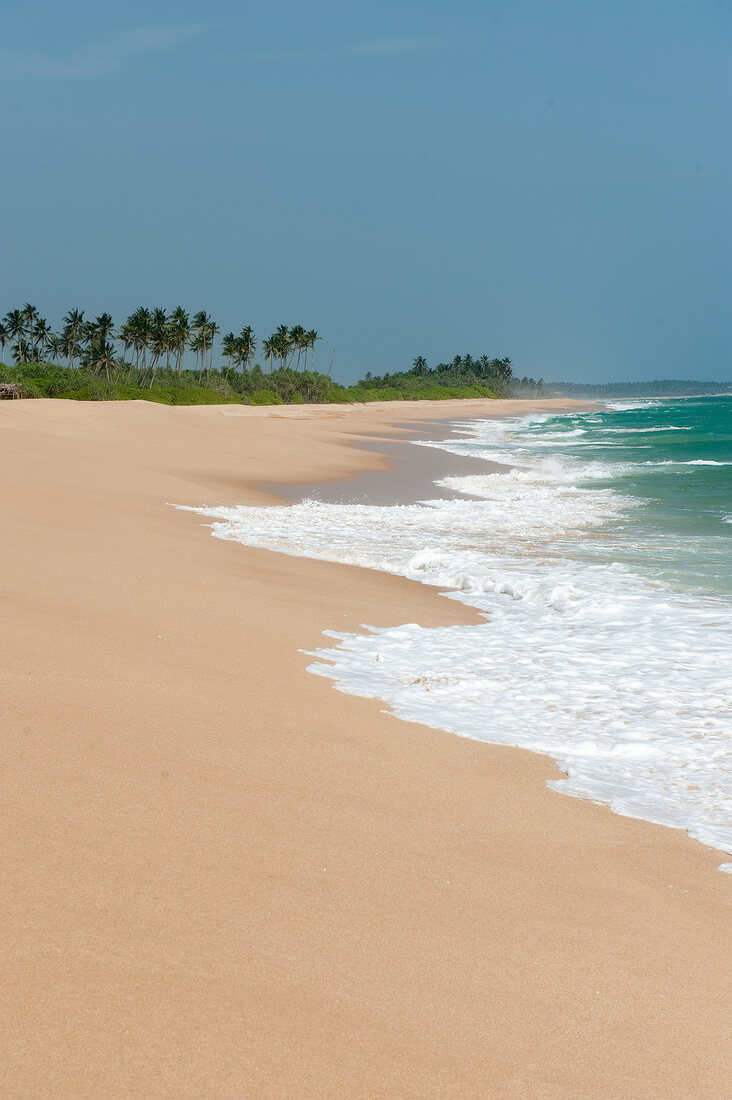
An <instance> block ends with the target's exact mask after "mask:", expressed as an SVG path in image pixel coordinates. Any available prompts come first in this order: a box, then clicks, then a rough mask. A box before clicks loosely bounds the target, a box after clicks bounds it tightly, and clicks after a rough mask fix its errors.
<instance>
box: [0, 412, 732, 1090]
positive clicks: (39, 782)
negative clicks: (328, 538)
mask: <svg viewBox="0 0 732 1100" xmlns="http://www.w3.org/2000/svg"><path fill="white" fill-rule="evenodd" d="M417 404H419V405H421V406H422V408H421V409H419V410H415V411H414V412H412V411H411V410H408V418H409V419H410V420H411V421H412V422H419V421H424V420H427V419H430V420H434V419H435V415H434V414H435V409H434V407H430V408H429V409H424V408H423V403H417ZM446 404H449V406H450V410H449V413H448V412H446V413H445V418H446V419H458V418H459V419H470V418H471V415H474V413H473V414H471V413H470V412H468V411H467V410H466V409H464V408H462V409H460V410H459V417H458V416H456V415H455V413H456V410H455V403H454V402H449V403H446ZM466 404H469V405H470V407H471V408H472V409H473V410H474V409H475V407H476V406H482V407H483V408H484V409H485V408H486V406H487V409H488V410H489V411H486V413H485V415H495V412H496V411H497V408H496V406H497V404H498V403H493V402H469V403H466ZM531 404H535V403H533V402H532V403H531ZM562 404H563V405H564V406H565V407H566V406H567V404H568V403H567V402H566V401H563V402H562ZM8 405H9V406H11V408H10V409H5V408H0V449H1V453H2V456H3V459H4V468H5V469H7V470H12V475H11V476H10V477H9V478H8V479H7V480H6V483H5V485H4V488H3V495H4V510H5V514H6V517H7V521H8V530H7V534H6V536H5V538H4V550H5V560H6V562H7V567H6V572H5V576H4V578H3V583H4V589H5V601H4V602H5V608H6V612H7V620H8V628H7V633H6V638H7V642H6V644H5V646H4V651H3V654H2V658H3V666H4V670H5V680H6V700H7V704H6V708H5V713H4V714H3V715H2V716H0V724H1V725H2V730H3V735H4V743H5V745H6V755H7V763H6V767H5V773H4V775H3V783H4V786H5V793H4V806H5V822H6V835H5V836H4V846H5V850H6V853H7V867H6V876H5V883H4V888H3V892H4V899H3V900H4V909H5V912H6V914H7V928H6V936H5V950H6V952H7V957H6V960H5V974H6V975H8V976H9V981H8V982H7V984H6V987H5V991H4V993H3V994H2V1003H3V1011H4V1016H5V1018H6V1020H9V1021H10V1026H9V1027H7V1028H6V1029H5V1032H4V1035H3V1037H2V1038H0V1050H1V1051H2V1054H3V1066H2V1070H0V1080H1V1081H2V1084H3V1092H4V1094H5V1095H8V1096H15V1095H17V1096H21V1095H37V1094H43V1092H44V1091H45V1092H48V1091H53V1092H54V1094H55V1095H58V1096H70V1097H71V1096H74V1097H78V1096H87V1095H88V1096H94V1095H100V1094H103V1095H109V1096H122V1095H129V1094H133V1095H134V1094H138V1095H146V1096H165V1097H168V1096H170V1097H171V1098H172V1097H187V1096H191V1097H194V1096H200V1095H207V1094H208V1095H211V1094H215V1095H217V1096H219V1095H220V1096H231V1097H241V1096H249V1095H251V1096H255V1095H267V1096H285V1095H302V1096H313V1097H315V1096H334V1097H335V1096H343V1095H349V1096H364V1097H366V1096H369V1097H371V1096H375V1095H385V1096H386V1095H404V1096H411V1095H414V1096H417V1095H419V1096H435V1097H437V1096H444V1095H462V1096H476V1097H478V1096H485V1095H486V1094H490V1095H495V1096H506V1097H523V1096H534V1095H535V1096H539V1095H541V1096H557V1097H559V1096H574V1095H576V1096H578V1097H579V1096H582V1097H587V1096H597V1097H600V1096H607V1095H609V1094H612V1095H617V1096H628V1097H631V1096H632V1097H638V1096H649V1097H650V1096H654V1095H669V1096H672V1095H679V1096H680V1095H684V1094H686V1095H690V1094H693V1095H695V1096H709V1097H710V1098H712V1097H715V1098H716V1097H718V1096H719V1095H721V1094H723V1089H724V1087H725V1081H726V1073H727V1069H728V1055H729V1052H730V1047H729V1037H728V1034H727V1028H726V1022H725V1009H726V1008H727V1007H728V1005H729V1000H728V980H729V976H730V975H729V970H728V968H726V967H725V966H724V965H722V964H721V960H724V959H725V958H726V957H727V955H726V953H725V952H726V944H727V928H728V921H729V911H730V907H729V895H728V892H727V891H725V890H724V889H723V887H724V885H725V883H724V882H722V883H720V882H719V881H718V880H719V879H722V880H724V878H725V876H722V875H719V874H717V872H716V862H715V861H716V853H714V852H712V851H711V850H705V849H702V847H701V845H698V844H696V843H695V842H693V841H690V840H689V839H688V838H687V837H685V836H683V835H681V834H677V833H672V832H671V831H670V830H668V829H664V828H662V827H660V826H653V825H649V824H647V823H645V822H640V821H635V820H633V819H625V818H618V817H616V816H614V815H612V814H611V813H610V811H608V810H605V809H604V808H601V807H597V806H593V805H592V804H589V803H580V802H578V801H577V800H575V799H569V798H566V797H560V796H558V795H556V794H554V793H553V792H551V791H550V790H548V789H547V788H546V785H545V784H546V779H547V778H548V777H550V776H551V775H553V774H557V771H558V769H556V768H554V767H553V766H552V765H551V764H550V762H549V761H548V760H547V759H546V758H542V757H537V756H533V755H532V754H530V753H528V752H525V751H523V750H518V749H501V748H497V747H493V746H489V745H486V744H482V743H479V742H472V741H468V740H466V739H462V738H458V737H455V736H454V735H452V734H447V733H442V732H441V731H436V730H431V729H427V728H425V727H422V726H416V725H413V724H411V723H406V722H402V721H398V722H395V721H394V719H393V717H392V716H391V715H389V714H384V713H383V711H382V709H381V707H380V706H379V704H377V703H375V702H373V701H371V700H364V699H359V698H357V697H354V696H345V695H343V694H341V693H339V692H336V691H333V688H332V686H331V684H330V683H329V682H327V681H324V680H322V678H320V677H316V676H311V675H309V674H307V673H306V672H305V665H306V663H307V658H306V657H304V656H303V653H302V650H303V649H306V648H315V647H316V646H317V645H321V644H322V634H321V632H322V630H323V629H326V628H331V629H345V630H348V629H353V630H358V629H359V626H358V624H359V623H360V622H362V621H363V620H364V619H365V618H368V619H369V620H370V621H373V622H374V623H379V622H381V623H383V624H384V625H389V624H393V623H395V622H399V621H402V622H405V621H409V620H410V619H412V618H417V619H418V621H419V622H420V623H424V624H425V625H429V624H431V623H432V624H434V625H441V624H443V623H444V624H447V623H454V622H456V621H465V622H474V621H476V619H477V613H475V612H473V611H472V610H471V609H470V608H467V607H465V606H461V605H459V604H457V603H455V601H445V600H438V599H437V595H438V590H437V589H426V588H425V587H424V586H419V585H417V584H412V583H411V582H409V581H406V580H402V579H400V578H396V577H392V576H389V575H387V574H374V573H372V572H371V571H366V570H363V569H360V568H357V567H349V566H338V565H331V564H328V563H324V562H319V561H313V560H311V559H303V558H292V557H285V556H284V555H281V554H274V553H271V552H269V551H258V550H252V549H249V548H245V547H243V546H241V545H237V544H226V543H224V542H221V541H219V540H216V541H214V542H212V540H211V536H210V533H209V531H208V530H206V529H205V528H204V529H201V527H200V526H198V529H197V525H196V522H195V521H194V522H193V523H191V522H190V519H186V517H182V516H181V515H180V514H179V513H176V512H175V511H173V509H169V508H166V507H165V502H166V500H167V501H171V502H175V503H182V504H186V503H187V504H190V505H192V506H194V505H196V504H198V503H201V504H204V503H210V504H212V505H213V504H228V503H231V504H234V503H245V502H250V503H257V502H263V501H265V500H269V501H272V497H271V495H267V494H266V493H265V492H264V491H263V490H262V488H261V486H262V484H263V483H264V482H266V483H267V484H268V485H269V484H273V483H275V482H277V483H279V484H284V482H285V480H286V477H287V475H291V472H292V467H293V465H295V466H296V467H297V470H298V474H299V475H300V483H302V482H303V481H305V482H308V481H316V480H318V481H320V480H322V479H325V482H324V483H325V484H327V481H328V480H330V481H331V482H333V481H334V480H336V479H337V478H338V477H339V476H341V477H342V476H346V475H347V474H348V473H349V472H354V471H357V470H359V469H367V468H368V467H369V466H370V467H372V468H373V467H374V466H376V467H378V466H379V465H382V466H383V460H382V457H381V456H380V455H375V454H374V453H373V452H372V451H368V450H363V449H361V448H360V447H359V445H358V441H359V439H363V438H364V437H366V436H368V435H369V434H371V435H372V436H373V435H374V434H375V435H377V436H378V435H379V434H382V433H383V432H384V430H386V432H387V433H391V434H392V437H397V436H398V433H399V430H400V429H399V427H398V425H397V423H396V419H397V416H398V421H399V423H403V422H404V419H405V418H404V413H405V409H404V406H403V405H402V404H400V405H399V406H398V407H397V408H395V409H394V408H390V409H388V410H386V411H384V410H378V409H377V410H374V409H371V407H366V408H364V409H361V408H359V409H356V410H355V411H351V410H350V407H346V408H345V409H342V410H341V409H335V410H334V407H332V406H330V407H326V408H325V409H323V407H317V408H318V410H319V413H314V412H300V410H301V409H303V407H302V406H293V407H292V409H293V410H297V412H296V414H295V415H289V413H290V410H289V408H288V415H285V414H283V412H282V407H280V406H278V407H275V410H276V411H274V410H273V412H272V413H270V412H269V411H268V410H263V411H260V410H252V413H254V415H251V416H250V417H249V418H247V419H248V423H247V424H246V428H247V429H248V430H247V432H246V434H245V433H244V432H242V431H241V430H240V429H241V428H243V427H244V426H245V425H244V424H242V421H241V420H240V419H239V417H241V415H242V413H241V411H240V410H241V409H243V408H246V407H238V406H223V407H193V408H191V409H188V408H187V407H175V408H169V407H167V406H163V407H160V406H153V407H152V408H151V407H150V406H147V407H146V408H142V407H141V406H143V405H146V403H144V402H141V403H139V404H138V403H123V404H122V406H121V407H120V406H114V407H111V408H106V409H105V408H101V407H91V408H90V407H89V406H84V407H81V408H79V409H74V410H73V411H71V410H69V405H70V403H66V402H32V403H31V402H28V403H27V405H26V404H25V403H22V402H17V403H10V402H9V403H8ZM31 405H32V406H33V407H32V408H28V406H31ZM131 405H134V406H135V407H133V408H130V406H131ZM19 406H24V408H20V409H19ZM59 406H62V408H59ZM521 406H522V407H523V408H525V406H526V403H521ZM212 408H213V409H214V411H211V410H212ZM232 408H233V409H234V410H235V412H234V413H233V414H232V413H231V411H230V410H231V409H232ZM16 410H17V411H16ZM331 410H334V411H331ZM440 412H441V410H440ZM422 413H424V414H429V415H428V416H424V415H421V414H422ZM288 467H289V468H288ZM290 480H292V479H291V478H290ZM639 1019H643V1020H644V1032H643V1034H640V1033H639V1028H638V1026H637V1022H638V1020H639ZM567 1049H573V1050H579V1051H581V1057H580V1058H577V1059H572V1058H570V1059H568V1058H567V1054H566V1051H567Z"/></svg>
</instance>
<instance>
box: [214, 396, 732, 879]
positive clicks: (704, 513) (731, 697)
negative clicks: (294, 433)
mask: <svg viewBox="0 0 732 1100" xmlns="http://www.w3.org/2000/svg"><path fill="white" fill-rule="evenodd" d="M453 428H454V433H453V435H452V436H451V437H450V438H448V439H442V440H434V441H431V440H423V441H421V442H420V443H419V444H417V445H419V446H427V447H434V448H437V449H438V450H439V449H441V450H446V451H450V452H454V453H457V454H461V455H472V456H473V457H475V458H478V459H481V458H482V459H486V460H489V461H490V465H489V464H488V463H486V467H485V472H477V473H475V474H472V475H470V476H468V477H445V478H444V479H442V480H441V481H440V482H439V484H440V485H441V487H443V488H448V489H451V490H452V491H453V494H454V495H453V496H452V497H451V498H450V499H438V498H437V497H435V498H434V499H427V500H423V501H419V502H415V503H413V504H408V505H393V506H377V505H369V504H355V503H350V504H349V503H343V504H333V503H329V502H324V501H319V500H317V499H311V500H305V501H301V502H299V503H297V504H293V505H291V506H288V507H265V508H251V507H240V508H209V509H197V510H199V511H200V512H201V514H202V515H205V516H207V517H209V519H210V520H211V521H212V526H213V532H214V534H215V535H217V536H219V537H221V538H229V539H235V540H237V541H239V542H242V543H245V544H247V545H255V546H261V547H267V548H270V549H272V550H278V551H281V552H285V553H289V554H296V555H301V554H302V555H307V556H310V557H317V558H322V559H325V560H329V561H338V562H345V563H349V564H352V565H359V566H365V567H368V568H370V569H377V570H384V571H387V572H390V573H395V574H399V575H401V576H404V577H409V578H411V579H413V580H415V581H419V582H421V583H424V584H429V585H436V586H438V587H440V588H442V589H445V590H447V591H448V593H449V597H450V598H452V599H456V600H460V601H462V602H463V603H466V604H469V605H471V606H472V607H474V608H476V609H477V610H478V611H479V612H480V614H481V616H482V621H481V622H479V623H478V624H477V625H474V626H457V625H456V626H451V627H442V628H439V629H429V628H426V627H423V626H421V625H420V624H418V623H402V624H394V625H393V626H388V627H383V626H381V625H379V626H378V627H374V628H367V629H366V630H365V631H364V632H362V633H351V634H333V635H332V636H331V640H332V641H333V643H334V644H333V645H331V646H330V647H327V648H323V649H322V650H320V651H318V652H317V653H316V654H314V657H315V658H316V660H315V663H314V664H312V665H311V666H310V668H311V671H313V672H315V673H317V674H320V675H323V676H326V677H329V678H330V679H332V680H334V681H335V686H336V687H337V688H338V689H339V690H341V691H345V692H350V693H353V694H358V695H364V696H369V697H373V698H378V699H382V700H384V701H385V702H386V703H388V704H389V706H390V707H391V709H392V711H393V712H394V713H395V714H396V715H397V716H398V717H402V718H405V719H409V720H412V721H417V722H422V723H423V724H424V725H426V726H433V727H438V728H442V729H445V730H449V731H451V732H453V733H456V734H459V735H461V736H465V737H471V738H475V739H477V740H482V741H487V742H491V743H494V744H503V745H517V746H521V747H523V748H526V749H530V750H532V751H535V752H541V753H545V754H547V755H549V756H552V757H553V758H554V759H555V760H556V761H557V762H558V763H559V765H560V767H561V769H562V771H563V772H564V773H565V778H563V779H560V780H556V781H552V783H551V784H550V785H551V786H552V787H554V788H555V789H556V790H558V791H561V792H563V793H565V794H570V795H573V796H575V797H579V798H588V799H592V800H593V801H595V802H599V803H605V804H607V805H608V806H610V808H611V809H612V810H614V811H615V812H616V813H620V814H626V815H629V816H633V817H640V818H646V819H647V820H650V821H654V822H657V823H659V824H662V825H667V826H672V827H676V828H681V829H686V830H687V831H688V832H689V833H690V835H692V836H694V837H696V838H697V839H699V840H700V841H702V842H703V843H705V844H707V845H709V846H710V847H713V848H716V849H718V850H720V851H721V852H726V853H729V854H730V855H732V690H731V685H732V522H731V521H732V399H730V398H719V397H715V398H698V399H693V400H666V401H660V400H659V401H656V400H654V401H643V402H640V401H639V402H636V403H631V402H617V403H616V404H615V405H610V406H604V407H600V406H598V407H597V408H593V409H591V410H583V411H582V412H574V413H567V414H563V415H553V414H552V415H547V414H530V415H527V416H523V417H516V418H504V419H487V420H470V421H464V422H461V423H455V424H454V425H453ZM494 462H497V463H500V466H498V467H495V466H494V465H493V463H494ZM476 469H477V470H478V471H480V466H479V465H477V466H476ZM425 735H426V736H428V734H427V733H426V734H425ZM723 867H724V870H726V871H732V863H730V862H727V863H725V864H723Z"/></svg>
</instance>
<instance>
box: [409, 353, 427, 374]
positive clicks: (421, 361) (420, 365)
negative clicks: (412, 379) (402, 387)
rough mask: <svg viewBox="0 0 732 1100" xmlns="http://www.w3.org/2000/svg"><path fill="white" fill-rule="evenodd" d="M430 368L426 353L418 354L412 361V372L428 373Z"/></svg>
mask: <svg viewBox="0 0 732 1100" xmlns="http://www.w3.org/2000/svg"><path fill="white" fill-rule="evenodd" d="M429 369H430V368H429V367H428V366H427V360H426V359H425V357H424V355H418V356H417V358H416V359H415V360H414V362H413V363H412V374H428V373H429Z"/></svg>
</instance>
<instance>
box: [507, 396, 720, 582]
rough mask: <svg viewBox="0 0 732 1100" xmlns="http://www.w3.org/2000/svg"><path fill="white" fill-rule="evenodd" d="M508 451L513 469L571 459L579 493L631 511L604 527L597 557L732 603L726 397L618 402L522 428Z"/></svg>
mask: <svg viewBox="0 0 732 1100" xmlns="http://www.w3.org/2000/svg"><path fill="white" fill-rule="evenodd" d="M511 444H512V445H511V450H512V453H513V455H514V458H515V461H517V462H520V461H521V458H522V456H525V457H532V458H538V457H547V456H548V455H551V454H554V455H555V456H557V457H559V456H564V457H571V458H572V459H574V460H575V461H576V462H577V463H578V465H585V466H587V467H588V471H587V472H588V477H587V478H586V479H585V480H583V479H582V478H581V477H580V478H579V479H578V483H579V484H592V485H594V486H595V487H596V488H601V487H604V488H608V489H612V490H614V491H615V492H618V493H622V494H623V495H625V496H627V497H628V498H630V499H631V500H632V501H633V502H634V504H635V507H634V508H630V509H628V510H627V511H625V512H624V513H623V514H622V516H620V517H618V518H617V519H615V520H614V521H613V522H612V523H611V524H609V525H608V528H607V530H606V536H607V540H608V543H609V545H608V546H607V547H606V548H604V549H603V548H602V547H598V557H602V556H605V557H612V558H613V559H614V560H621V561H624V562H626V563H628V564H629V565H631V566H632V567H633V568H635V569H638V570H639V571H641V572H645V573H648V574H649V575H652V576H654V577H657V578H659V579H661V580H664V581H667V582H668V583H669V584H671V585H674V586H679V587H688V588H690V589H692V590H695V591H700V592H708V593H710V594H720V595H722V594H727V595H730V594H732V397H706V398H703V397H702V398H694V399H684V400H676V401H674V400H664V401H646V402H637V403H635V404H634V403H631V402H617V403H616V404H614V405H613V406H611V407H609V408H606V409H603V410H602V411H598V412H597V413H594V414H589V415H588V414H586V413H584V414H580V415H565V416H561V417H549V418H546V419H542V420H540V421H538V422H534V423H529V424H527V425H525V426H524V427H523V428H521V429H519V430H518V431H517V432H515V433H514V435H513V438H512V440H511ZM603 474H604V476H603ZM586 549H587V548H586ZM590 556H592V555H590Z"/></svg>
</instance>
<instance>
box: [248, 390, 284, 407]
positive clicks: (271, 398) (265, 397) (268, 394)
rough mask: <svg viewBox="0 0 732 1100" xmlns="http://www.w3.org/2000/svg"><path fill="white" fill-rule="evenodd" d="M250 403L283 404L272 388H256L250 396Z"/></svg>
mask: <svg viewBox="0 0 732 1100" xmlns="http://www.w3.org/2000/svg"><path fill="white" fill-rule="evenodd" d="M250 404H251V405H284V401H283V400H282V398H281V397H280V395H279V394H278V393H273V391H272V390H257V392H256V393H253V394H252V396H251V398H250Z"/></svg>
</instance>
